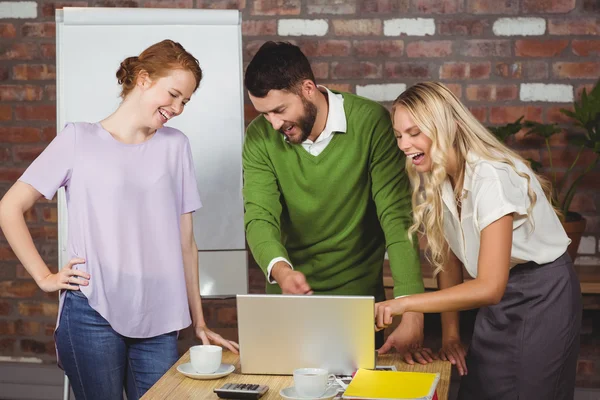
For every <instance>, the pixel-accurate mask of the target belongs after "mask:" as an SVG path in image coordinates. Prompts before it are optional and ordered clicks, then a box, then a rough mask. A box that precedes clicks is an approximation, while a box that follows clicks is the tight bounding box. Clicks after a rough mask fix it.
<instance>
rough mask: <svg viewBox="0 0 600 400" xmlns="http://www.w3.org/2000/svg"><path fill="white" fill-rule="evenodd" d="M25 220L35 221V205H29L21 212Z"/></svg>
mask: <svg viewBox="0 0 600 400" xmlns="http://www.w3.org/2000/svg"><path fill="white" fill-rule="evenodd" d="M23 216H24V217H25V221H26V222H32V223H33V222H37V212H36V209H35V207H31V208H30V209H29V210H27V211H25V212H24V213H23Z"/></svg>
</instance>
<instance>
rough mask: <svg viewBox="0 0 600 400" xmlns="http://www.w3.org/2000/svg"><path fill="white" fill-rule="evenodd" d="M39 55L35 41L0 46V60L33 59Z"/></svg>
mask: <svg viewBox="0 0 600 400" xmlns="http://www.w3.org/2000/svg"><path fill="white" fill-rule="evenodd" d="M38 56H39V49H38V47H37V45H36V44H35V43H12V44H6V45H4V46H2V47H1V48H0V60H32V59H34V58H37V57H38Z"/></svg>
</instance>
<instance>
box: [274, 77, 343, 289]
mask: <svg viewBox="0 0 600 400" xmlns="http://www.w3.org/2000/svg"><path fill="white" fill-rule="evenodd" d="M324 85H325V86H326V87H327V88H329V89H331V90H337V91H338V92H347V93H351V92H352V85H350V84H349V83H339V82H335V83H333V82H331V83H325V84H324ZM263 286H264V285H263Z"/></svg>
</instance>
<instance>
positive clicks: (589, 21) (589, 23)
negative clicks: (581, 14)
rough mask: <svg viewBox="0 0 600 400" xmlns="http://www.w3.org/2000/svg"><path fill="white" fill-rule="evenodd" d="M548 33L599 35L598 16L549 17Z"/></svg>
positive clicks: (599, 24) (599, 19)
mask: <svg viewBox="0 0 600 400" xmlns="http://www.w3.org/2000/svg"><path fill="white" fill-rule="evenodd" d="M548 33H549V34H550V35H600V18H579V19H551V20H549V21H548Z"/></svg>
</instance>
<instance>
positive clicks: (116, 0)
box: [96, 0, 140, 7]
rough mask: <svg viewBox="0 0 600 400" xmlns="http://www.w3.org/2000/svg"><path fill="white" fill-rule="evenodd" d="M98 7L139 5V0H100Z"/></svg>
mask: <svg viewBox="0 0 600 400" xmlns="http://www.w3.org/2000/svg"><path fill="white" fill-rule="evenodd" d="M96 6H97V7H139V6H140V1H139V0H105V1H98V2H97V3H96Z"/></svg>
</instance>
